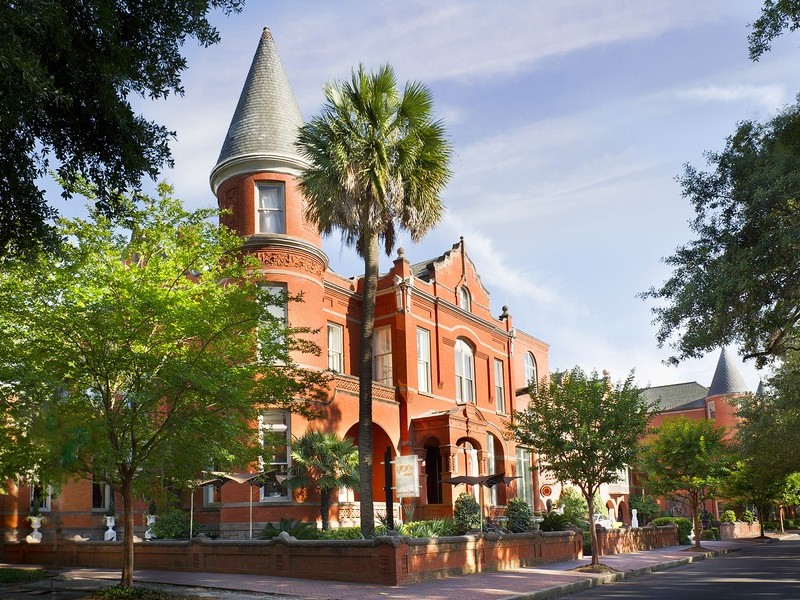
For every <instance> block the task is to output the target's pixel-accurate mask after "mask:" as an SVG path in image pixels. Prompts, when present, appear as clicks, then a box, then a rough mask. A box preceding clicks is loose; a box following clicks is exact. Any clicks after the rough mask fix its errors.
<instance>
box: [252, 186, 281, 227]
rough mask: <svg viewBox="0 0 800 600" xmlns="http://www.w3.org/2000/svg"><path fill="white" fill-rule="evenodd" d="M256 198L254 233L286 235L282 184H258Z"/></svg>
mask: <svg viewBox="0 0 800 600" xmlns="http://www.w3.org/2000/svg"><path fill="white" fill-rule="evenodd" d="M256 196H257V198H256V233H286V203H285V200H284V188H283V184H282V183H259V184H258V185H257V186H256Z"/></svg>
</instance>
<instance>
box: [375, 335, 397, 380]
mask: <svg viewBox="0 0 800 600" xmlns="http://www.w3.org/2000/svg"><path fill="white" fill-rule="evenodd" d="M372 379H373V381H377V382H378V383H381V384H383V385H392V383H393V382H392V330H391V328H389V327H381V328H380V329H376V330H375V335H374V336H373V338H372Z"/></svg>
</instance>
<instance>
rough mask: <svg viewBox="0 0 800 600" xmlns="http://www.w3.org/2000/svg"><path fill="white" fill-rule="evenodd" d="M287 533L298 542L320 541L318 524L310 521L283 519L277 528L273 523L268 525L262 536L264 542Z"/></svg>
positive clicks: (262, 531)
mask: <svg viewBox="0 0 800 600" xmlns="http://www.w3.org/2000/svg"><path fill="white" fill-rule="evenodd" d="M283 531H285V532H286V533H288V534H289V535H290V536H292V537H293V538H297V539H298V540H316V539H319V531H318V530H317V524H316V523H309V522H308V521H293V520H292V519H281V522H280V523H278V525H277V526H275V525H273V524H272V523H267V525H266V526H265V527H264V529H263V530H261V535H260V536H259V537H260V538H261V539H262V540H271V539H272V538H274V537H277V536H278V535H280V534H281V532H283Z"/></svg>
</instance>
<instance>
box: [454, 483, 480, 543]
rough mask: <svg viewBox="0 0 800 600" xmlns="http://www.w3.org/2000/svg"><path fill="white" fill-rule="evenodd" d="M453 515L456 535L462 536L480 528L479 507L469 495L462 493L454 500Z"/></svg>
mask: <svg viewBox="0 0 800 600" xmlns="http://www.w3.org/2000/svg"><path fill="white" fill-rule="evenodd" d="M453 515H454V517H455V519H454V520H455V526H456V534H457V535H464V534H465V533H467V532H468V531H470V530H472V529H479V528H480V526H481V507H480V505H479V504H478V501H477V500H475V498H474V497H473V496H471V495H470V494H467V493H463V494H461V495H460V496H459V497H458V498H457V499H456V504H455V507H454V509H453Z"/></svg>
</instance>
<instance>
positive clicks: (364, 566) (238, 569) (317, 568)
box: [2, 527, 677, 585]
mask: <svg viewBox="0 0 800 600" xmlns="http://www.w3.org/2000/svg"><path fill="white" fill-rule="evenodd" d="M639 531H646V532H647V533H643V534H642V533H637V532H639ZM676 531H677V530H676ZM676 531H675V532H673V528H671V527H660V528H653V529H652V530H632V532H631V531H629V532H625V533H620V532H607V534H606V535H605V539H606V545H607V546H608V548H612V547H613V549H614V550H615V551H629V550H624V549H630V550H632V549H641V548H640V547H639V545H645V546H646V547H661V546H668V545H674V544H676V543H677V533H676ZM673 533H674V539H673ZM608 534H614V535H608ZM626 537H627V538H630V541H628V542H623V541H621V540H622V539H623V538H626ZM610 540H614V543H613V544H612V543H611V541H610ZM658 544H661V545H658ZM581 546H582V539H581V534H579V533H576V532H573V531H564V532H551V533H523V534H511V535H486V536H459V537H446V538H433V539H430V540H428V539H408V538H401V537H380V538H376V539H374V540H293V539H282V538H277V539H275V540H272V541H264V540H257V541H252V542H246V543H243V542H239V541H235V540H195V541H192V542H189V541H161V540H159V541H153V542H145V543H140V544H136V550H135V552H136V554H135V565H136V568H137V569H160V570H168V571H197V572H225V573H251V574H259V575H274V576H281V577H298V578H305V579H327V580H334V581H354V582H360V583H380V584H384V585H402V584H407V583H414V582H417V581H423V580H425V579H432V578H437V577H445V576H448V575H466V574H470V573H480V572H486V571H498V570H503V569H512V568H516V567H520V566H532V565H537V564H544V563H548V562H558V561H564V560H573V559H577V558H579V557H580V556H581ZM2 550H3V554H2V560H4V561H6V562H10V563H16V564H41V565H60V566H82V567H97V568H111V569H119V568H121V564H122V544H121V542H73V541H66V540H61V541H59V542H58V543H55V542H45V543H41V544H28V543H26V542H12V543H6V544H4V545H3V547H2ZM607 553H611V552H607Z"/></svg>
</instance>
